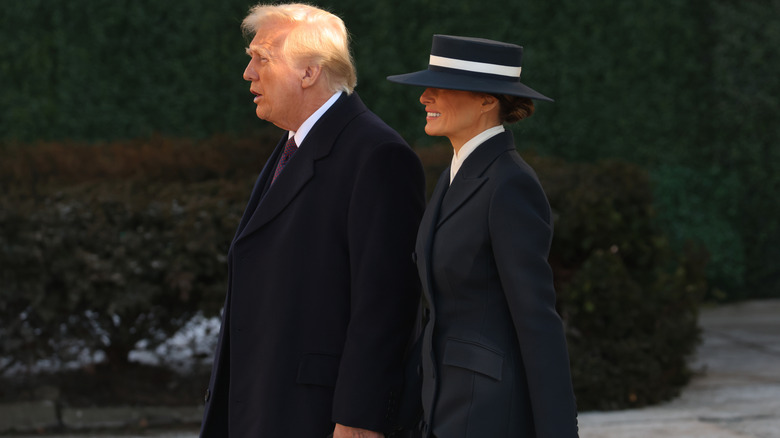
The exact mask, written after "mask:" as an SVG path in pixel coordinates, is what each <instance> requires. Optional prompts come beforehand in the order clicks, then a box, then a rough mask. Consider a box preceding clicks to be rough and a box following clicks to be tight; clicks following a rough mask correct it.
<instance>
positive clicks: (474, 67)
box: [428, 55, 522, 78]
mask: <svg viewBox="0 0 780 438" xmlns="http://www.w3.org/2000/svg"><path fill="white" fill-rule="evenodd" d="M428 64H429V65H435V66H436V67H445V68H452V69H455V70H465V71H470V72H474V73H488V74H492V75H499V76H508V77H511V78H519V77H520V71H521V70H522V67H511V66H508V65H498V64H487V63H484V62H474V61H464V60H462V59H454V58H444V57H442V56H436V55H431V59H430V61H428Z"/></svg>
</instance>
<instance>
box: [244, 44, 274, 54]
mask: <svg viewBox="0 0 780 438" xmlns="http://www.w3.org/2000/svg"><path fill="white" fill-rule="evenodd" d="M246 54H247V55H249V56H252V55H258V56H265V57H269V56H270V52H269V51H268V49H266V48H265V47H262V46H258V45H252V46H249V47H247V48H246Z"/></svg>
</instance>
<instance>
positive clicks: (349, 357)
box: [194, 94, 425, 438]
mask: <svg viewBox="0 0 780 438" xmlns="http://www.w3.org/2000/svg"><path fill="white" fill-rule="evenodd" d="M286 140H287V136H286V135H285V137H284V138H283V139H282V141H280V142H279V145H277V147H276V149H275V151H274V152H273V154H272V156H271V157H270V158H269V160H268V163H266V166H265V168H264V169H263V171H262V173H261V174H260V176H259V177H258V179H257V182H256V184H255V187H254V189H253V191H252V195H251V198H250V200H249V203H248V205H247V207H246V211H245V213H244V215H243V218H242V219H241V222H240V224H239V227H238V231H237V233H236V236H235V238H234V240H233V242H232V244H231V247H230V251H229V254H228V269H229V284H228V292H227V297H226V300H225V307H224V314H223V317H222V328H221V331H220V335H219V343H218V346H217V349H216V355H215V358H214V366H213V370H212V374H211V380H210V382H209V388H208V392H207V395H206V406H205V412H204V417H203V423H202V428H201V437H208V438H226V437H236V438H252V437H307V438H308V437H313V438H317V437H323V438H324V437H325V436H326V435H327V434H329V433H331V432H332V431H333V427H334V423H335V422H338V423H342V424H345V425H348V426H352V427H361V428H365V429H371V430H380V431H384V430H388V429H390V428H391V427H392V426H393V424H394V422H395V419H394V417H395V415H396V412H397V403H398V398H399V391H400V387H401V386H402V382H401V379H402V371H401V369H402V362H403V352H404V348H405V345H406V343H407V340H408V339H409V335H410V332H411V329H412V324H413V321H414V315H415V312H416V309H417V303H418V300H419V279H418V277H417V273H416V269H415V266H414V263H413V261H412V257H411V255H412V252H413V250H414V241H415V235H416V232H417V227H418V225H419V221H420V218H421V216H422V212H423V209H424V204H425V198H424V176H423V170H422V166H421V164H420V161H419V159H418V157H417V155H416V154H415V153H414V152H413V151H412V149H411V148H410V147H409V146H408V145H407V144H406V143H405V142H404V140H403V139H402V138H401V137H400V136H399V135H398V134H397V133H396V132H395V131H393V130H392V129H391V128H389V127H388V126H387V125H386V124H385V123H384V122H382V121H381V120H380V119H379V118H378V117H377V116H376V115H374V114H373V113H372V112H370V111H369V110H368V109H367V108H366V106H365V105H364V104H363V103H362V102H361V100H360V99H359V97H358V96H357V95H356V94H352V95H349V96H348V95H346V94H344V95H342V96H341V97H340V98H339V100H338V101H337V102H336V103H335V104H334V105H333V106H332V107H331V108H330V109H329V110H328V111H327V112H326V113H325V114H324V115H323V116H322V117H321V119H320V120H319V121H318V122H317V123H316V124H315V125H314V127H313V128H312V130H311V131H310V132H309V134H308V135H307V137H306V138H305V140H304V141H303V144H301V145H300V148H299V150H298V151H297V152H296V153H295V155H293V157H292V159H291V160H290V161H289V162H288V164H287V165H286V167H285V169H284V171H283V172H282V173H281V174H280V176H279V177H278V179H277V180H276V181H275V182H274V183H273V184H272V185H271V184H269V182H270V181H269V178H270V176H271V175H272V174H273V168H275V166H276V162H277V161H278V157H279V155H280V153H281V150H282V148H283V146H284V143H285V141H286ZM194 238H197V236H195V237H194Z"/></svg>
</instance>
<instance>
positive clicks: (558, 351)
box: [415, 132, 577, 438]
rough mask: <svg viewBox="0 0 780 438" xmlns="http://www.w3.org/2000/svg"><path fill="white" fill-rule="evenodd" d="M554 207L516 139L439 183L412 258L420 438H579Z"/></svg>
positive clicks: (489, 145) (500, 142)
mask: <svg viewBox="0 0 780 438" xmlns="http://www.w3.org/2000/svg"><path fill="white" fill-rule="evenodd" d="M551 239H552V218H551V211H550V206H549V203H548V201H547V198H546V196H545V194H544V192H543V190H542V187H541V184H540V183H539V181H538V179H537V177H536V174H535V173H534V171H533V170H532V169H531V167H530V166H528V164H526V163H525V162H524V161H523V159H522V158H521V157H520V156H519V155H518V153H517V152H516V150H515V146H514V140H513V137H512V134H511V133H510V132H505V133H502V134H499V135H497V136H495V137H493V138H491V139H489V140H487V141H486V142H485V143H484V144H482V145H480V146H479V147H478V148H477V149H476V150H475V151H474V152H473V153H472V154H471V155H470V156H469V157H468V158H467V159H466V160H465V162H464V163H463V166H462V167H461V168H460V170H459V171H458V173H457V175H456V176H455V178H454V180H453V182H452V184H449V169H447V170H445V171H444V173H443V174H442V177H441V179H440V180H439V182H438V184H437V186H436V189H435V191H434V194H433V196H432V198H431V201H430V203H429V207H428V209H427V210H426V212H425V214H424V216H423V219H422V222H421V224H420V229H419V231H418V237H417V244H416V251H415V252H416V255H417V265H418V271H419V273H420V278H421V280H422V285H423V294H424V301H425V302H426V303H427V309H426V310H425V311H424V314H425V316H426V318H427V324H426V325H425V327H424V329H423V335H422V359H421V360H422V403H423V409H424V420H423V422H422V423H421V424H420V427H421V429H422V431H423V436H430V435H431V434H433V435H435V436H436V437H438V438H484V437H492V438H499V437H550V438H552V437H554V438H566V437H576V436H577V420H576V416H577V414H576V406H575V400H574V393H573V389H572V383H571V376H570V370H569V357H568V352H567V347H566V339H565V336H564V330H563V324H562V322H561V319H560V317H559V316H558V314H557V312H556V310H555V291H554V288H553V276H552V270H551V268H550V266H549V264H548V261H547V257H548V254H549V249H550V242H551Z"/></svg>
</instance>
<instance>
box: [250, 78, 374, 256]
mask: <svg viewBox="0 0 780 438" xmlns="http://www.w3.org/2000/svg"><path fill="white" fill-rule="evenodd" d="M366 110H367V108H366V107H365V105H364V104H363V102H362V101H361V100H360V98H359V97H358V96H357V94H355V93H353V94H351V95H346V94H344V95H342V96H341V97H340V98H339V100H337V101H336V103H334V104H333V106H332V107H331V108H330V109H328V111H327V112H326V113H325V114H323V115H322V117H321V118H320V120H318V121H317V123H315V125H314V127H312V129H311V131H309V134H307V135H306V139H305V140H304V141H303V144H301V145H300V148H299V149H298V151H297V152H295V155H293V156H292V158H291V159H290V161H289V162H288V163H287V165H286V166H285V169H284V172H282V173H281V174H280V175H279V177H278V178H277V179H276V181H275V182H274V183H273V184H272V185H271V187H269V188H268V191H267V192H266V193H265V195H263V194H262V192H263V188H264V186H265V184H266V183H267V181H268V178H270V177H271V175H272V174H273V170H272V168H273V167H274V166H275V164H276V161H277V159H278V156H279V154H280V153H281V149H282V148H283V147H284V143H285V142H286V141H287V137H286V136H285V137H284V138H282V140H281V141H280V142H279V144H278V145H277V146H276V150H275V151H274V153H273V155H272V156H271V158H269V160H268V162H267V163H266V166H265V168H264V169H263V172H262V173H261V176H260V178H259V179H258V184H257V185H256V186H255V189H254V192H253V194H252V199H251V200H250V205H249V206H247V212H246V213H245V216H246V215H247V214H251V216H250V217H249V220H248V221H247V223H246V226H245V227H244V229H243V230H240V231H239V233H238V237H237V238H236V241H238V240H241V239H243V238H246V237H247V236H248V235H250V234H252V233H253V232H255V231H256V230H258V229H259V228H261V227H262V226H263V225H265V224H267V223H268V222H270V221H271V220H273V219H274V218H275V217H276V216H278V215H279V213H281V212H282V211H283V210H284V209H285V207H287V205H289V204H290V202H292V201H293V199H295V197H296V196H297V194H298V193H299V192H300V191H301V190H303V188H304V187H305V186H306V184H307V183H309V181H310V180H311V179H312V178H314V176H315V171H314V163H315V162H316V161H317V160H320V159H324V158H325V157H327V156H328V155H329V154H330V151H331V149H332V148H333V147H334V145H335V143H336V138H337V137H338V135H339V133H340V132H341V130H342V129H344V127H345V126H346V125H347V123H348V122H349V121H350V120H352V119H353V118H355V117H356V116H357V115H358V114H360V113H362V112H364V111H366ZM255 199H257V200H256V201H255ZM253 201H255V202H253ZM251 204H253V205H254V210H253V211H251V213H250V210H249V208H251V207H252V205H251ZM242 221H243V220H242Z"/></svg>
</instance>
